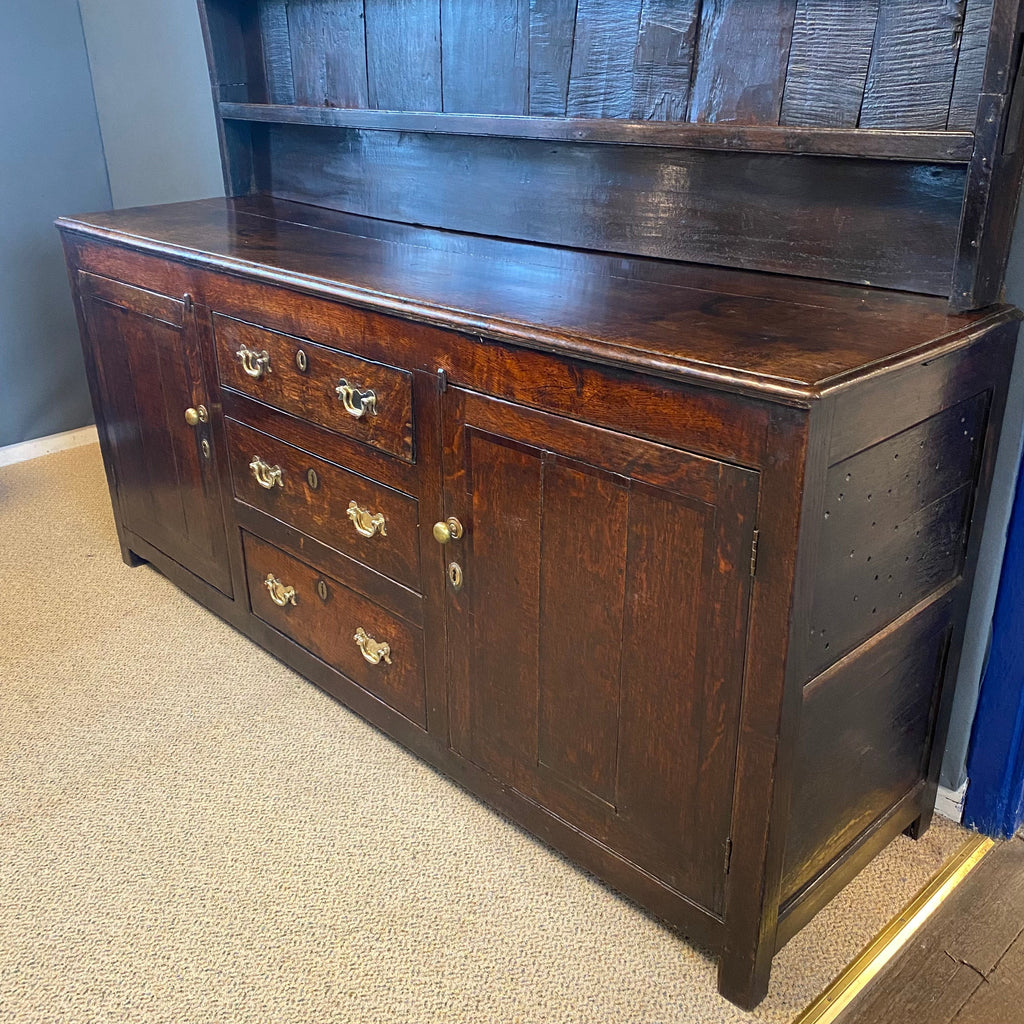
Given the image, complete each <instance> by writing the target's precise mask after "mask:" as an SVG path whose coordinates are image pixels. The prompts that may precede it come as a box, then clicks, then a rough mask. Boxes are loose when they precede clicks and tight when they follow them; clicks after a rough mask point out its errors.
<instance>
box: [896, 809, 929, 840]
mask: <svg viewBox="0 0 1024 1024" xmlns="http://www.w3.org/2000/svg"><path fill="white" fill-rule="evenodd" d="M934 813H935V812H934V811H926V812H925V813H924V814H922V815H921V816H920V817H918V818H915V819H914V820H913V821H912V822H911V823H910V824H909V825H908V826H907V827H906V828H905V829H904V830H903V834H904V835H905V836H910V838H911V839H915V840H916V839H920V838H921V836H923V835H924V834H925V832H927V831H928V826H929V825H931V823H932V815H933V814H934Z"/></svg>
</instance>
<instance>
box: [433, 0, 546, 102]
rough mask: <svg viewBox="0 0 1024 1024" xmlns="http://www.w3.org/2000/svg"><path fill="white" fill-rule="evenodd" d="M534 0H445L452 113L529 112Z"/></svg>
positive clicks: (444, 48)
mask: <svg viewBox="0 0 1024 1024" xmlns="http://www.w3.org/2000/svg"><path fill="white" fill-rule="evenodd" d="M529 23H530V0H473V2H468V0H441V65H442V82H443V83H444V84H443V100H444V102H443V106H444V110H445V112H446V113H449V114H452V113H454V114H528V113H529V88H530V83H529V75H530V68H529V61H530V24H529Z"/></svg>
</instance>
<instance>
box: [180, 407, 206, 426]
mask: <svg viewBox="0 0 1024 1024" xmlns="http://www.w3.org/2000/svg"><path fill="white" fill-rule="evenodd" d="M209 419H210V414H209V412H208V411H207V409H206V406H205V405H200V406H197V407H196V408H195V409H186V410H185V422H186V423H187V424H188V425H189V426H190V427H198V426H199V424H200V423H206V422H208V421H209Z"/></svg>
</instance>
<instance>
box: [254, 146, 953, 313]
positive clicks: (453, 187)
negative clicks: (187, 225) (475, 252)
mask: <svg viewBox="0 0 1024 1024" xmlns="http://www.w3.org/2000/svg"><path fill="white" fill-rule="evenodd" d="M268 164H269V175H268V177H267V178H266V179H265V180H263V181H261V182H260V185H261V187H262V189H263V190H265V191H268V192H270V193H272V194H273V195H275V196H277V197H278V198H281V199H295V200H297V201H299V202H305V203H313V204H315V205H319V206H326V207H329V208H331V209H341V210H345V211H347V212H349V213H358V214H362V215H363V216H369V217H380V218H383V219H385V220H397V221H403V222H405V223H414V224H422V225H426V226H430V227H440V228H446V229H450V230H456V231H458V230H463V231H471V232H474V233H479V234H490V235H499V236H503V237H507V238H519V239H524V240H528V241H534V242H545V243H550V244H555V245H571V246H575V247H577V248H591V249H601V250H605V251H612V252H623V253H632V254H634V255H644V256H657V257H660V258H664V259H676V260H687V261H690V262H697V263H716V264H723V263H724V264H725V265H729V266H741V267H748V268H751V269H761V270H774V271H777V272H780V273H791V274H797V275H801V276H804V275H806V276H813V277H827V278H830V279H833V280H846V281H855V282H860V283H864V282H868V283H871V284H873V285H877V286H880V287H892V286H895V287H899V288H905V289H907V290H912V291H922V292H931V293H933V294H945V293H946V289H947V288H948V284H949V275H950V273H951V270H952V254H953V247H954V245H955V240H956V232H957V226H958V223H959V216H960V204H961V201H962V196H963V171H962V170H961V169H959V168H939V167H929V168H928V171H927V177H926V185H924V186H923V185H922V172H921V168H920V166H919V165H916V164H906V163H881V162H879V163H877V164H874V165H871V166H869V167H867V166H865V164H864V162H863V161H853V160H842V159H835V158H825V157H792V156H769V155H756V154H746V155H744V156H738V155H736V154H725V153H712V152H702V151H687V150H671V151H666V150H661V149H645V148H643V147H621V148H616V147H611V146H589V147H580V146H576V145H573V144H572V143H552V142H539V141H534V140H525V139H518V140H514V141H512V140H503V139H473V140H471V141H470V140H466V139H460V138H458V137H455V136H443V135H430V134H427V133H409V134H406V135H398V134H396V133H394V132H362V133H359V134H358V135H355V134H353V135H350V136H347V137H346V136H343V135H341V134H340V133H336V132H326V131H325V129H323V128H306V129H301V128H296V127H292V126H282V127H272V128H270V129H269V131H268ZM541 176H542V177H543V179H544V180H545V181H546V182H547V183H548V186H547V187H546V188H544V189H537V187H536V184H535V182H536V180H537V179H538V177H541ZM752 181H756V182H757V183H758V187H757V188H756V189H752V188H751V186H750V183H751V182H752ZM609 182H614V183H615V187H614V189H609V187H608V183H609ZM496 195H500V196H501V202H495V199H494V197H495V196H496ZM893 237H898V238H899V239H900V245H899V246H893V245H891V244H890V241H889V240H890V239H891V238H893Z"/></svg>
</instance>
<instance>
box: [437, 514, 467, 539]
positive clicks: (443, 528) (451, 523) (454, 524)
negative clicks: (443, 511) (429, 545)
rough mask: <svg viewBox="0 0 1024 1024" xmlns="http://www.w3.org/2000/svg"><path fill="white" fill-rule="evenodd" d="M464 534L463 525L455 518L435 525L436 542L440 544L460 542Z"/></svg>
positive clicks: (451, 517)
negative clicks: (453, 541)
mask: <svg viewBox="0 0 1024 1024" xmlns="http://www.w3.org/2000/svg"><path fill="white" fill-rule="evenodd" d="M464 532H465V531H464V530H463V529H462V523H460V522H459V521H458V519H456V518H455V516H449V517H448V518H447V519H445V520H444V521H443V522H440V523H434V540H436V541H437V543H438V544H447V543H448V542H449V541H452V540H458V539H459V538H460V537H461V536H462V534H463V533H464Z"/></svg>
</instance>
